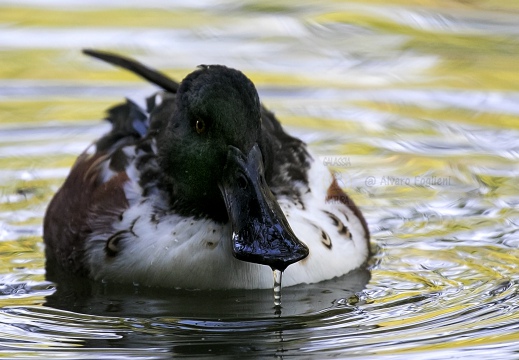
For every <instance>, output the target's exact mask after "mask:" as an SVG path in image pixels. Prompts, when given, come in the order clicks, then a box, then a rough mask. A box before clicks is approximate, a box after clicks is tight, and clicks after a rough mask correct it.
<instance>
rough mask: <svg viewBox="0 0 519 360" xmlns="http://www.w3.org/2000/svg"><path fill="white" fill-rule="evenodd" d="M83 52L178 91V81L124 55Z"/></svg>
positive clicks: (95, 51)
mask: <svg viewBox="0 0 519 360" xmlns="http://www.w3.org/2000/svg"><path fill="white" fill-rule="evenodd" d="M83 54H86V55H89V56H92V57H95V58H97V59H101V60H103V61H106V62H107V63H110V64H112V65H116V66H119V67H122V68H123V69H126V70H130V71H131V72H133V73H135V74H137V75H139V76H140V77H142V78H144V79H146V80H148V81H149V82H151V83H153V84H155V85H157V86H159V87H161V88H163V89H164V90H166V91H169V92H172V93H176V92H177V91H178V83H177V82H175V81H173V80H171V79H170V78H169V77H167V76H166V75H164V74H162V73H161V72H159V71H157V70H154V69H150V68H149V67H147V66H145V65H143V64H141V63H139V62H137V61H135V60H132V59H129V58H126V57H124V56H120V55H116V54H111V53H108V52H104V51H98V50H91V49H83Z"/></svg>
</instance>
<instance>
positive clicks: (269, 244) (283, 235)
mask: <svg viewBox="0 0 519 360" xmlns="http://www.w3.org/2000/svg"><path fill="white" fill-rule="evenodd" d="M223 172H224V174H223V179H222V180H221V181H220V189H221V191H222V194H223V197H224V200H225V204H226V206H227V212H228V214H229V221H230V222H231V225H232V251H233V255H234V256H235V257H236V258H237V259H239V260H243V261H248V262H252V263H258V264H263V265H268V266H270V267H271V268H272V269H275V270H281V271H283V270H285V269H286V267H287V266H289V265H290V264H293V263H295V262H297V261H299V260H302V259H304V258H305V257H307V256H308V248H307V247H306V245H305V244H303V243H302V242H301V241H300V240H299V239H298V238H297V237H296V236H295V234H294V232H293V231H292V229H291V228H290V225H289V224H288V221H287V219H286V218H285V215H284V214H283V211H282V210H281V208H280V207H279V204H278V202H277V200H276V198H275V197H274V195H273V194H272V192H271V191H270V188H269V187H268V185H267V183H266V181H265V178H264V171H263V161H262V156H261V151H260V149H259V147H258V145H255V146H254V147H253V148H252V150H251V151H250V152H249V154H247V155H245V154H243V153H242V152H241V151H240V150H239V149H237V148H235V147H233V146H230V147H229V151H228V153H227V163H226V165H225V168H224V171H223Z"/></svg>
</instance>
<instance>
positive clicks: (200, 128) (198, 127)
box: [195, 119, 205, 134]
mask: <svg viewBox="0 0 519 360" xmlns="http://www.w3.org/2000/svg"><path fill="white" fill-rule="evenodd" d="M195 129H196V132H197V133H199V134H201V133H203V132H204V131H205V122H204V120H202V119H198V120H197V121H196V124H195Z"/></svg>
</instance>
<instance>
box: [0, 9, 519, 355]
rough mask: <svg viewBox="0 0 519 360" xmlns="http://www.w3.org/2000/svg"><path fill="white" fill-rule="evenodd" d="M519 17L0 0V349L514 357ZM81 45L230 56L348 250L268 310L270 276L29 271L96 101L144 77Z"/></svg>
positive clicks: (139, 90) (95, 123) (174, 64)
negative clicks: (322, 192)
mask: <svg viewBox="0 0 519 360" xmlns="http://www.w3.org/2000/svg"><path fill="white" fill-rule="evenodd" d="M84 4H87V5H84ZM518 21H519V5H518V4H516V3H515V2H510V1H504V0H492V1H490V0H488V1H485V0H481V1H443V0H430V1H418V0H414V1H413V0H399V1H393V2H391V4H388V2H386V1H376V0H374V1H369V2H366V1H331V0H325V1H321V2H319V3H316V2H310V1H302V2H301V1H300V2H297V4H295V3H294V2H289V1H276V2H268V1H264V2H259V3H258V2H252V1H250V2H249V1H246V2H240V3H233V2H230V1H220V2H218V1H209V0H204V1H191V2H183V3H182V4H176V2H170V1H165V0H152V1H146V2H142V1H133V0H132V1H124V2H123V1H111V2H110V1H97V0H96V1H93V0H91V1H88V2H82V3H81V4H79V3H78V4H76V3H70V2H65V1H62V0H51V1H45V2H40V1H35V0H23V1H21V0H17V1H1V2H0V79H2V80H0V83H1V85H0V168H1V169H2V170H1V171H0V259H1V261H0V357H9V358H16V357H18V358H24V357H25V358H26V357H35V358H48V357H60V358H74V359H78V358H83V359H89V358H91V359H102V358H109V359H116V358H169V357H171V355H175V356H177V357H182V356H186V357H188V356H191V357H194V358H200V357H204V356H211V357H215V356H220V357H221V358H230V357H235V358H245V357H249V358H255V357H257V358H276V357H277V358H285V357H286V358H291V357H297V356H298V357H303V358H310V359H311V358H318V359H322V358H360V359H373V358H376V359H379V358H380V359H409V358H412V359H445V358H457V359H464V358H466V359H472V358H478V359H480V358H481V359H484V358H500V359H514V358H519V341H518V340H519V330H518V329H519V311H518V309H517V307H518V306H519V305H518V304H519V301H518V300H519V295H518V290H519V283H518V280H519V276H518V267H519V265H518V264H519V262H518V258H519V250H518V245H519V233H518V223H519V215H518V210H517V209H518V208H519V206H518V204H519V189H518V186H519V183H518V181H517V177H518V175H519V166H518V159H519V145H518V144H519V142H518V141H517V139H518V138H519V106H518V104H519V92H518V89H519V75H518V72H517V59H518V55H519V41H518V40H517V35H518V28H517V23H518ZM83 47H89V48H103V49H106V50H112V51H116V52H120V53H123V54H126V55H129V56H133V57H136V58H138V59H139V60H140V61H143V62H145V63H147V64H150V65H151V66H154V67H157V68H160V69H162V70H164V71H166V72H167V73H168V74H170V75H171V76H172V77H174V78H176V79H181V78H182V77H183V76H185V75H186V74H187V73H188V72H190V71H191V70H193V68H194V67H195V66H196V65H198V64H202V63H205V64H207V63H223V64H227V65H229V66H233V67H236V68H238V69H241V70H243V71H244V72H245V73H246V74H247V75H248V76H250V77H251V78H252V80H253V81H254V82H255V83H256V84H257V87H258V89H259V92H260V96H261V98H262V100H263V102H264V103H265V104H266V105H267V107H268V108H269V109H271V110H274V111H275V112H276V114H277V115H278V117H279V118H280V119H281V120H282V122H283V124H284V125H285V126H286V127H287V128H288V129H289V130H290V131H291V133H292V134H295V135H297V136H299V137H301V138H302V139H304V140H305V141H307V142H308V143H309V144H310V145H311V147H312V149H313V150H314V151H315V152H317V154H319V156H320V160H321V161H323V162H325V163H327V164H328V165H330V166H331V167H332V169H333V171H334V172H335V173H336V175H337V177H338V178H339V180H340V183H341V185H342V186H344V187H345V188H346V189H347V190H348V191H349V193H350V194H351V196H352V197H353V198H354V200H355V201H356V202H357V203H358V205H359V207H360V208H361V209H362V211H363V212H364V214H365V215H366V218H367V220H368V223H369V226H370V230H371V233H372V246H373V250H374V256H373V258H372V260H371V262H370V263H369V264H368V268H367V269H362V270H359V271H356V272H354V273H353V274H349V275H348V276H345V277H342V278H338V279H333V280H330V281H327V282H323V283H320V284H314V285H304V286H297V287H285V288H283V291H282V295H283V306H282V309H281V314H275V310H274V309H273V304H272V290H265V291H263V290H261V291H260V290H258V291H239V290H234V291H192V290H191V291H189V290H181V289H179V290H175V289H170V290H161V289H147V288H143V287H139V286H128V287H119V286H113V285H110V284H90V283H87V284H85V283H84V282H78V281H77V279H58V280H59V281H57V282H53V281H49V280H47V279H46V277H45V265H44V255H43V247H42V241H41V222H42V217H43V214H44V211H45V208H46V205H47V203H48V202H49V200H50V198H51V196H52V194H53V193H54V192H55V191H56V190H57V188H58V187H59V186H60V184H61V183H62V181H63V179H64V177H65V176H66V174H67V172H68V169H69V168H70V166H71V165H72V164H73V161H74V159H75V157H76V156H77V155H78V154H79V153H80V152H81V151H82V150H83V149H84V148H85V147H86V146H87V145H88V144H89V143H90V142H91V141H92V140H93V139H95V138H96V137H98V136H99V135H100V134H102V133H103V132H104V131H106V129H107V125H106V124H103V123H101V122H100V121H99V119H100V118H101V117H102V114H103V112H104V110H105V109H106V107H108V106H110V105H112V104H114V103H115V102H117V101H121V99H122V97H123V96H130V97H132V98H134V99H140V98H142V97H143V96H146V95H148V94H149V93H151V92H153V91H154V88H153V87H152V86H149V85H146V84H144V83H142V82H141V81H140V80H138V79H137V78H136V77H134V76H133V75H131V74H128V73H127V72H123V71H120V70H116V69H114V68H112V67H110V66H108V65H105V64H102V63H100V62H96V61H94V60H92V59H89V58H86V57H84V56H82V55H81V54H80V49H81V48H83ZM57 283H58V285H56V284H57Z"/></svg>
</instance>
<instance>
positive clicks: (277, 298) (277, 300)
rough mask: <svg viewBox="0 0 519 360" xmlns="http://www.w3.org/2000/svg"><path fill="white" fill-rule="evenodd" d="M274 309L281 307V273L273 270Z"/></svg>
mask: <svg viewBox="0 0 519 360" xmlns="http://www.w3.org/2000/svg"><path fill="white" fill-rule="evenodd" d="M273 273H274V307H276V308H277V309H278V308H280V307H281V278H282V275H283V272H282V271H279V270H274V271H273Z"/></svg>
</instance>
